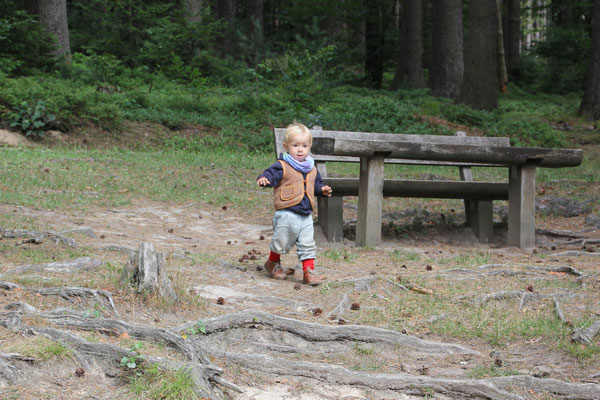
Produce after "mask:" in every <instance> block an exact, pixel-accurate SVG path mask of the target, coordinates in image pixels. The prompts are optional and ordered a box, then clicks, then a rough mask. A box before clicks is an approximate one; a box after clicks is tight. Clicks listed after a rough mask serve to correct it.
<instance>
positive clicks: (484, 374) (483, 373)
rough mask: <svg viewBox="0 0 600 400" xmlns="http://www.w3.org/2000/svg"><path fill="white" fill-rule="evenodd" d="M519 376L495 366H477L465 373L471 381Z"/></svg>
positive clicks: (507, 369) (517, 373)
mask: <svg viewBox="0 0 600 400" xmlns="http://www.w3.org/2000/svg"><path fill="white" fill-rule="evenodd" d="M511 375H521V373H520V372H519V371H516V370H512V369H510V368H502V367H496V366H495V365H486V366H477V367H475V368H473V369H470V370H469V371H467V376H468V377H469V378H473V379H484V378H494V377H496V376H511Z"/></svg>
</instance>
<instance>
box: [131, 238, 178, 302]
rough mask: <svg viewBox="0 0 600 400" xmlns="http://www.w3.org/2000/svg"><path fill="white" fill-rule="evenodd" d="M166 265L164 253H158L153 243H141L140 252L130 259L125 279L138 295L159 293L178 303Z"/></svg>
mask: <svg viewBox="0 0 600 400" xmlns="http://www.w3.org/2000/svg"><path fill="white" fill-rule="evenodd" d="M165 265H166V262H165V255H164V253H162V252H159V251H156V250H155V248H154V245H153V244H152V243H147V242H141V243H140V247H139V250H138V251H137V252H135V253H133V254H132V255H131V256H130V257H129V261H128V262H127V265H126V266H125V269H124V271H123V272H124V276H123V278H124V280H125V281H126V283H127V284H128V285H132V286H134V287H135V288H136V289H137V292H138V293H147V294H148V293H150V294H152V293H158V294H159V295H160V296H161V297H163V298H165V299H167V300H169V301H177V294H175V291H174V290H173V283H172V282H171V279H169V276H168V275H167V271H166V269H165Z"/></svg>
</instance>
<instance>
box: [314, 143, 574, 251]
mask: <svg viewBox="0 0 600 400" xmlns="http://www.w3.org/2000/svg"><path fill="white" fill-rule="evenodd" d="M311 152H312V153H313V154H315V155H322V156H325V155H330V156H348V157H360V176H359V187H358V219H357V223H356V245H357V246H375V245H377V244H378V243H379V242H380V241H381V212H382V204H383V191H384V178H383V169H384V163H385V159H386V158H395V159H397V158H405V159H413V160H428V161H433V162H453V163H461V162H464V163H477V164H481V165H482V166H504V167H507V168H508V171H509V174H508V178H509V179H508V202H509V206H508V245H509V246H516V247H521V248H527V247H533V246H534V245H535V170H536V168H539V167H544V168H561V167H575V166H578V165H580V164H581V161H582V159H583V151H582V150H580V149H546V148H525V147H507V146H472V145H469V144H444V143H441V144H438V143H414V142H402V141H386V140H368V139H364V138H361V139H360V140H357V139H347V138H333V137H326V136H324V137H318V136H316V137H314V139H313V145H312V149H311ZM466 186H468V183H467V184H466Z"/></svg>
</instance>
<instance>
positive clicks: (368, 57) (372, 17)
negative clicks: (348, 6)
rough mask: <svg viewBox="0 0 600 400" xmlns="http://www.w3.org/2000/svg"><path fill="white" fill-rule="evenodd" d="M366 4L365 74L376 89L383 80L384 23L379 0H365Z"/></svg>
mask: <svg viewBox="0 0 600 400" xmlns="http://www.w3.org/2000/svg"><path fill="white" fill-rule="evenodd" d="M363 1H364V2H363V4H364V6H365V11H366V14H365V75H366V78H367V80H368V81H369V83H370V84H371V85H372V86H373V87H375V88H376V89H380V88H381V83H382V80H383V48H382V47H383V24H382V21H381V19H382V15H381V14H382V8H381V5H380V1H379V0H363Z"/></svg>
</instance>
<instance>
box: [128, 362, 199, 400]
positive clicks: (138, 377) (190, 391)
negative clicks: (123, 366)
mask: <svg viewBox="0 0 600 400" xmlns="http://www.w3.org/2000/svg"><path fill="white" fill-rule="evenodd" d="M128 388H129V391H130V393H131V394H132V395H133V396H134V398H136V399H149V400H187V399H190V400H193V399H197V398H198V396H197V395H196V393H195V392H194V388H195V384H194V380H193V379H192V376H191V372H190V371H189V370H184V369H178V370H176V371H171V370H165V369H162V368H160V367H159V366H158V365H156V364H154V365H150V366H148V367H146V368H144V369H143V372H141V373H139V374H132V375H131V377H130V378H129V385H128Z"/></svg>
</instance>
